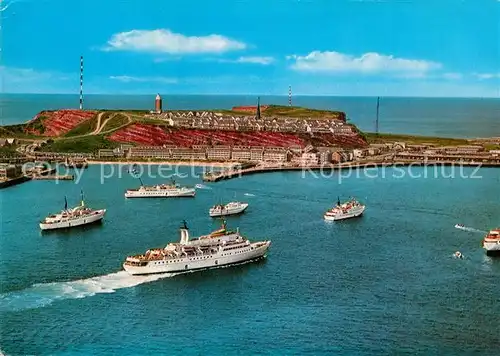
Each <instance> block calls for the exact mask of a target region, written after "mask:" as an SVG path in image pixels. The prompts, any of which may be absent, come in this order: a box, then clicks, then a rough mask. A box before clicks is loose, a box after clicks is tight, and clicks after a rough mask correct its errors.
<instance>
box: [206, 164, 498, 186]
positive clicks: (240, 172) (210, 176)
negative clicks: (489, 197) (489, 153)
mask: <svg viewBox="0 0 500 356" xmlns="http://www.w3.org/2000/svg"><path fill="white" fill-rule="evenodd" d="M460 165H461V166H464V167H465V166H468V167H478V166H479V167H496V168H500V162H459V161H441V160H440V161H437V160H436V161H430V160H429V161H412V160H401V161H394V162H393V161H372V162H356V163H353V162H348V163H340V164H335V165H332V164H325V165H313V166H286V165H283V166H257V167H251V168H244V169H228V170H223V171H220V172H215V173H214V172H208V173H205V174H204V175H203V181H204V182H218V181H220V180H226V179H231V178H237V177H241V176H244V175H249V174H256V173H266V172H282V171H303V170H309V171H318V170H330V171H331V170H339V171H340V170H344V169H366V168H381V167H393V166H400V167H401V166H403V167H404V166H460Z"/></svg>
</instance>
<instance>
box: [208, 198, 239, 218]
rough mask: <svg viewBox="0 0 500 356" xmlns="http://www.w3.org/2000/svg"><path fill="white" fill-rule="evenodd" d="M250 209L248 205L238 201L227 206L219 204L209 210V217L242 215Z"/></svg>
mask: <svg viewBox="0 0 500 356" xmlns="http://www.w3.org/2000/svg"><path fill="white" fill-rule="evenodd" d="M246 208H248V203H242V202H238V201H232V202H230V203H227V204H226V205H223V204H218V205H214V206H213V207H211V208H210V210H209V215H210V216H211V217H219V216H228V215H236V214H241V213H242V212H244V211H245V210H246Z"/></svg>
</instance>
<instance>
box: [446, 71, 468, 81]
mask: <svg viewBox="0 0 500 356" xmlns="http://www.w3.org/2000/svg"><path fill="white" fill-rule="evenodd" d="M443 78H444V79H449V80H459V79H462V78H463V75H462V74H461V73H456V72H448V73H444V74H443Z"/></svg>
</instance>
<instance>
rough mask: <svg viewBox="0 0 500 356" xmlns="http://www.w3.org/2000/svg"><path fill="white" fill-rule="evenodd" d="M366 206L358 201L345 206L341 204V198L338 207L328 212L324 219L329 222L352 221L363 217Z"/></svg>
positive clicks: (352, 201) (351, 201)
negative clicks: (351, 219)
mask: <svg viewBox="0 0 500 356" xmlns="http://www.w3.org/2000/svg"><path fill="white" fill-rule="evenodd" d="M365 208H366V207H365V206H364V205H363V204H361V203H360V202H359V201H357V200H356V199H351V200H350V201H347V202H345V203H343V204H341V203H340V198H339V199H338V200H337V206H335V207H334V208H332V209H330V210H328V211H327V212H326V213H325V215H324V218H325V220H327V221H337V220H344V219H350V218H354V217H357V216H361V215H362V214H363V212H364V211H365Z"/></svg>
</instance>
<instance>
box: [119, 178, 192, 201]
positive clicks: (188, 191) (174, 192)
mask: <svg viewBox="0 0 500 356" xmlns="http://www.w3.org/2000/svg"><path fill="white" fill-rule="evenodd" d="M195 194H196V189H195V188H189V187H181V186H180V185H179V184H176V183H175V181H172V184H158V185H153V186H145V185H144V184H142V181H141V186H140V187H139V188H137V189H127V190H126V191H125V198H174V197H194V196H195Z"/></svg>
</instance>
